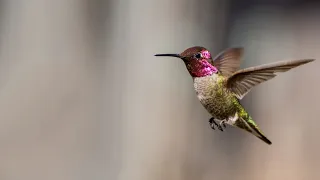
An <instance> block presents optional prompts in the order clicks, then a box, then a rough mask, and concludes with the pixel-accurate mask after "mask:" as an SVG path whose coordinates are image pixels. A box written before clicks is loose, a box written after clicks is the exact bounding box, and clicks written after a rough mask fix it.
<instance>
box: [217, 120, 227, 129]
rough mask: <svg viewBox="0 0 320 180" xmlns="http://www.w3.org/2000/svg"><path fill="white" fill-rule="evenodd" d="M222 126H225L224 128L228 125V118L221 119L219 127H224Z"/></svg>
mask: <svg viewBox="0 0 320 180" xmlns="http://www.w3.org/2000/svg"><path fill="white" fill-rule="evenodd" d="M222 126H223V127H224V128H226V127H227V126H226V120H222V121H220V123H219V127H220V128H221V129H222Z"/></svg>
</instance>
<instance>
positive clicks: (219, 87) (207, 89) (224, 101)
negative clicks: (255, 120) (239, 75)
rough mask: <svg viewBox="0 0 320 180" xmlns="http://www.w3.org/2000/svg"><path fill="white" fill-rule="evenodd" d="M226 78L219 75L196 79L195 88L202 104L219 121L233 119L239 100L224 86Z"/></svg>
mask: <svg viewBox="0 0 320 180" xmlns="http://www.w3.org/2000/svg"><path fill="white" fill-rule="evenodd" d="M224 82H225V78H224V77H223V76H221V75H219V74H213V75H211V76H206V77H197V78H195V79H194V88H195V91H196V93H197V96H198V98H199V100H200V102H201V104H202V105H203V106H204V107H205V108H206V109H207V111H208V112H209V113H210V114H211V115H212V117H214V118H215V119H218V120H224V119H228V118H229V117H233V116H234V115H235V114H236V112H237V109H238V107H237V105H236V104H237V103H238V99H237V98H236V97H235V96H234V95H233V94H232V93H231V92H230V91H229V90H228V89H227V88H225V86H224Z"/></svg>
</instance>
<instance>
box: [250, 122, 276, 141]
mask: <svg viewBox="0 0 320 180" xmlns="http://www.w3.org/2000/svg"><path fill="white" fill-rule="evenodd" d="M246 122H247V123H248V125H249V126H250V128H251V129H252V130H253V131H254V132H255V133H253V134H254V135H255V136H257V137H258V138H259V139H261V140H262V141H264V142H265V143H267V144H269V145H271V144H272V142H271V141H270V140H269V139H268V138H267V137H266V136H265V135H264V134H263V132H262V131H261V130H260V129H259V127H258V125H257V124H256V123H255V122H254V121H253V119H252V118H251V117H250V116H249V119H248V120H247V121H246Z"/></svg>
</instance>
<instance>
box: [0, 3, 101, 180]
mask: <svg viewBox="0 0 320 180" xmlns="http://www.w3.org/2000/svg"><path fill="white" fill-rule="evenodd" d="M83 2H84V1H76V0H68V1H65V0H57V1H49V0H46V1H45V0H30V1H10V0H7V1H2V4H1V6H2V7H1V9H2V10H3V12H1V14H2V15H3V16H2V21H1V23H2V24H1V49H0V56H1V57H0V58H1V62H0V63H1V65H0V74H1V78H0V84H1V86H0V119H1V120H0V142H1V149H0V154H1V156H0V160H1V163H0V169H1V170H0V179H4V180H7V179H34V180H36V179H48V180H50V179H52V180H53V179H55V180H56V179H61V180H62V179H69V180H70V179H99V178H97V177H95V174H96V173H95V164H94V163H95V162H92V159H93V157H94V156H95V146H96V143H95V139H96V129H97V127H96V122H95V121H96V119H97V116H96V114H97V113H96V104H97V103H96V100H97V98H96V94H97V89H96V81H95V76H96V75H95V71H94V69H92V67H93V66H92V65H93V63H95V60H94V59H92V58H91V57H90V56H91V51H92V50H91V46H90V43H91V42H90V36H89V34H88V31H87V30H88V28H87V25H86V22H85V19H86V18H85V14H86V13H85V11H86V10H85V4H84V3H83Z"/></svg>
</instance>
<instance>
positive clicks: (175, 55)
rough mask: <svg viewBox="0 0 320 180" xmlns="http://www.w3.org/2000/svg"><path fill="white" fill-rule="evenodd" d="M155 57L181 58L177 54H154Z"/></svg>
mask: <svg viewBox="0 0 320 180" xmlns="http://www.w3.org/2000/svg"><path fill="white" fill-rule="evenodd" d="M155 56H170V57H177V58H181V56H180V55H179V54H156V55H155Z"/></svg>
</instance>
